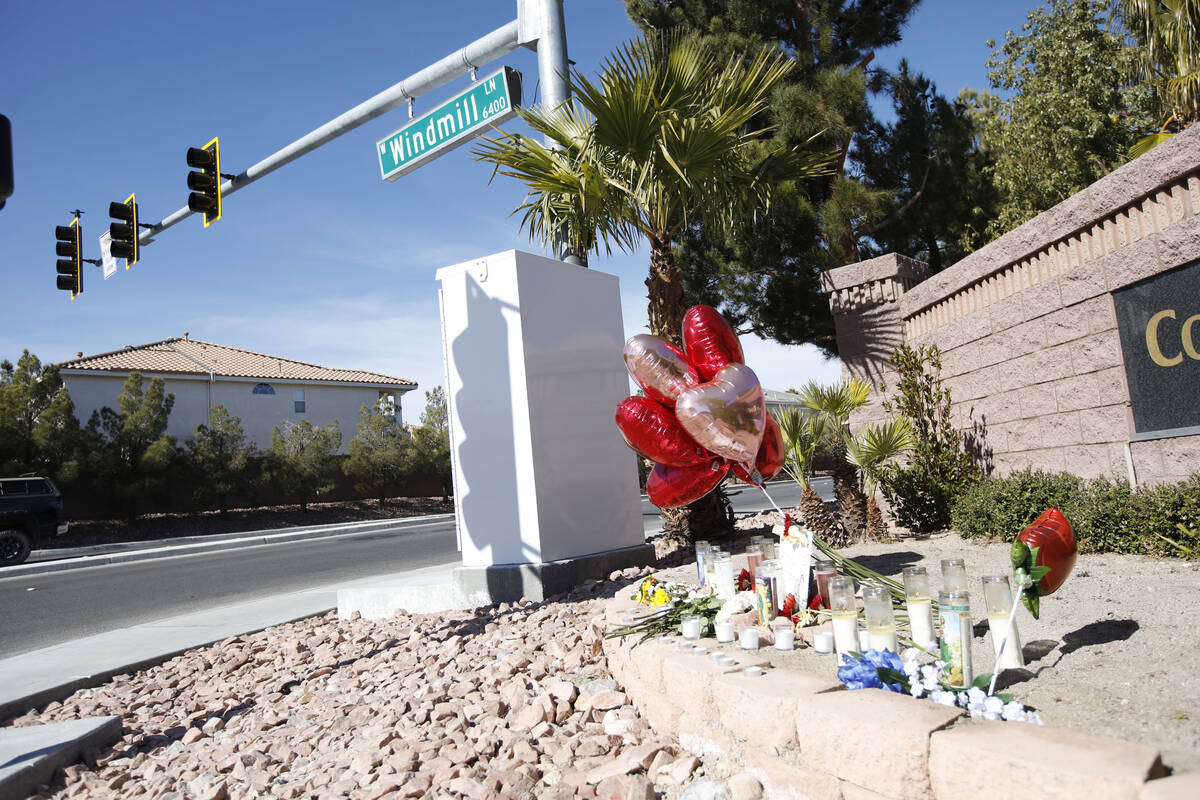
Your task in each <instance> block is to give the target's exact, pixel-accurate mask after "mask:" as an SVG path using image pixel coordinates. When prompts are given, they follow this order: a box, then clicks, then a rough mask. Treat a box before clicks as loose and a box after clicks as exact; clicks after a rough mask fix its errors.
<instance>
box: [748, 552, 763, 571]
mask: <svg viewBox="0 0 1200 800" xmlns="http://www.w3.org/2000/svg"><path fill="white" fill-rule="evenodd" d="M762 562H763V551H762V548H761V547H759V546H758V545H756V544H752V545H750V546H749V547H747V548H746V571H747V572H749V573H750V574H751V575H753V574H754V573H755V570H757V569H758V565H759V564H761V563H762Z"/></svg>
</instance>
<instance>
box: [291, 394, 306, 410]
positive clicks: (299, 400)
mask: <svg viewBox="0 0 1200 800" xmlns="http://www.w3.org/2000/svg"><path fill="white" fill-rule="evenodd" d="M292 400H293V401H294V402H295V406H296V413H297V414H303V413H304V390H303V389H297V390H296V391H295V392H293V393H292Z"/></svg>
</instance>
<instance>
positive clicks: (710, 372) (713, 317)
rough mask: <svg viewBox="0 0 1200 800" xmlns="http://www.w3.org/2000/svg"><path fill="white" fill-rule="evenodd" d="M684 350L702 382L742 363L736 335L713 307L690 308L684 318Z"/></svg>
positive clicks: (739, 344)
mask: <svg viewBox="0 0 1200 800" xmlns="http://www.w3.org/2000/svg"><path fill="white" fill-rule="evenodd" d="M683 349H684V350H686V351H687V357H688V360H689V361H691V362H692V366H694V367H695V368H696V371H697V372H699V373H700V379H701V380H702V381H711V380H712V379H713V377H714V376H715V375H716V374H717V373H718V372H720V371H721V370H722V369H723V368H724V367H727V366H729V365H730V364H741V363H743V362H744V356H743V355H742V344H741V342H739V341H738V337H737V334H736V333H734V332H733V328H731V327H729V323H728V322H726V321H725V318H724V317H722V316H721V315H720V314H718V313H717V310H716V309H715V308H713V307H712V306H692V307H691V308H689V309H688V311H687V313H686V314H684V315H683Z"/></svg>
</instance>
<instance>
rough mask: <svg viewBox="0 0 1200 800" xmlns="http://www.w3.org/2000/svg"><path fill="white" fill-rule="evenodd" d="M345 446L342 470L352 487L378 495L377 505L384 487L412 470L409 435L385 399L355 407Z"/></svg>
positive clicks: (411, 450)
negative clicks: (356, 413)
mask: <svg viewBox="0 0 1200 800" xmlns="http://www.w3.org/2000/svg"><path fill="white" fill-rule="evenodd" d="M439 391H440V390H439ZM442 405H443V408H444V407H445V403H444V402H443V403H442ZM443 417H444V411H443ZM349 450H350V458H349V459H347V460H346V463H345V464H343V465H342V471H343V472H345V473H346V474H347V475H348V476H350V478H352V479H353V480H354V488H355V489H356V490H358V491H359V492H362V493H363V494H371V495H374V496H375V497H377V498H379V503H380V505H382V504H383V501H384V499H385V497H386V492H387V490H388V489H395V488H396V487H398V486H399V485H400V484H401V483H403V481H404V479H405V477H407V476H408V474H409V473H410V472H411V471H412V467H413V446H412V437H410V436H409V435H408V432H407V431H405V430H404V428H403V427H402V426H401V425H400V422H399V420H397V419H396V414H395V407H394V406H393V405H392V404H390V403H387V402H385V401H382V400H381V401H379V402H378V403H376V404H375V405H374V406H368V405H364V406H363V407H362V409H360V410H359V422H358V435H356V436H355V437H354V438H353V439H351V440H350V448H349Z"/></svg>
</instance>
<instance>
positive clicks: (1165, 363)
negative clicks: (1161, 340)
mask: <svg viewBox="0 0 1200 800" xmlns="http://www.w3.org/2000/svg"><path fill="white" fill-rule="evenodd" d="M1163 317H1170V318H1171V319H1175V309H1173V308H1166V309H1163V310H1162V311H1159V312H1158V313H1157V314H1155V315H1154V316H1153V317H1151V318H1150V321H1149V322H1147V323H1146V350H1147V351H1149V353H1150V359H1151V360H1152V361H1154V363H1155V364H1158V365H1159V366H1160V367H1173V366H1175V365H1176V364H1180V363H1182V362H1183V353H1177V354H1176V355H1174V356H1173V357H1171V358H1167V357H1166V356H1164V355H1163V351H1162V349H1161V348H1160V347H1159V346H1158V323H1160V322H1162V319H1163ZM1188 324H1189V326H1190V324H1191V320H1190V319H1189V320H1188ZM1189 332H1190V327H1189Z"/></svg>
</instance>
